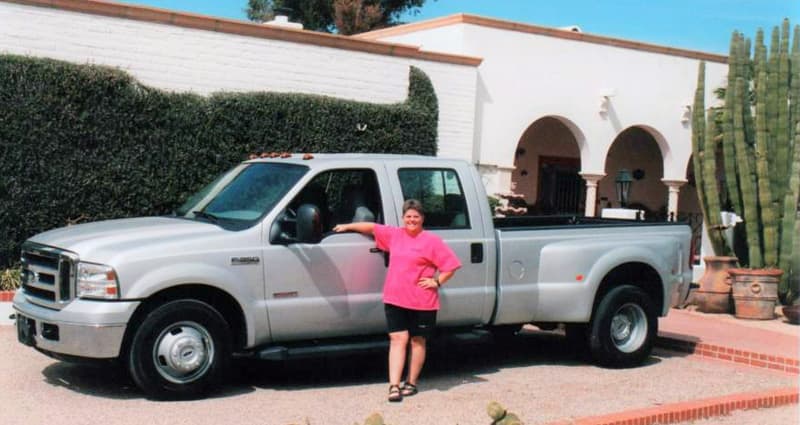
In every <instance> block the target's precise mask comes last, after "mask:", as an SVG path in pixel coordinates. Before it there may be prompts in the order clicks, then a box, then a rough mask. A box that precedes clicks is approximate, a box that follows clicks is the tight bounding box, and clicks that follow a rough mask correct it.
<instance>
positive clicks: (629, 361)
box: [588, 285, 658, 367]
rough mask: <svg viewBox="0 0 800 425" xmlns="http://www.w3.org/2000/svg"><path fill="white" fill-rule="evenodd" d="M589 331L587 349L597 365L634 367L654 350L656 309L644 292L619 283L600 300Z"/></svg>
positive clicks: (656, 332)
mask: <svg viewBox="0 0 800 425" xmlns="http://www.w3.org/2000/svg"><path fill="white" fill-rule="evenodd" d="M588 333H589V335H588V336H589V350H590V352H591V354H592V358H594V360H595V361H596V362H597V363H598V364H600V365H602V366H607V367H630V366H636V365H639V364H641V363H642V362H643V361H644V360H645V359H647V358H648V357H649V356H650V352H651V351H652V350H653V344H654V343H655V339H656V335H657V334H658V312H657V311H656V307H655V304H654V303H653V301H652V300H651V299H650V296H649V295H647V294H646V293H645V292H644V291H642V290H641V289H639V288H637V287H635V286H631V285H624V286H619V287H617V288H614V289H612V290H611V291H609V292H608V294H606V295H605V296H604V297H603V299H602V300H601V301H600V304H599V305H598V306H597V310H596V312H595V315H594V318H593V319H592V323H591V324H590V325H589V329H588Z"/></svg>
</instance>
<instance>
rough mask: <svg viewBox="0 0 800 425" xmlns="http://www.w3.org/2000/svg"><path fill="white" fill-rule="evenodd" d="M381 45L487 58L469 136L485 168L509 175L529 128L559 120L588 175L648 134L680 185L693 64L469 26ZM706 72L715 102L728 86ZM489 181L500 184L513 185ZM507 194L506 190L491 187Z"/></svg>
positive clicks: (714, 66)
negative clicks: (573, 136) (603, 110)
mask: <svg viewBox="0 0 800 425" xmlns="http://www.w3.org/2000/svg"><path fill="white" fill-rule="evenodd" d="M459 36H461V37H463V38H462V39H458V37H459ZM386 40H387V41H393V42H400V43H410V44H419V45H421V46H422V48H423V49H426V50H433V51H446V52H452V53H458V54H465V55H472V56H478V57H483V58H484V61H483V63H482V64H481V65H480V66H479V68H478V72H479V76H478V80H479V84H478V99H477V105H476V111H477V112H476V124H475V126H476V127H475V128H476V149H477V150H478V158H477V159H478V161H479V162H480V163H481V164H485V166H484V169H485V170H489V169H491V168H492V167H494V166H497V167H499V168H500V169H503V168H509V169H510V168H511V167H513V161H514V151H515V149H516V147H517V144H518V142H519V141H520V138H521V137H522V135H523V133H524V132H525V130H526V129H527V128H528V126H530V125H531V123H533V122H534V121H536V120H537V119H539V118H542V117H544V116H553V115H556V116H560V117H563V118H565V119H567V120H569V121H570V122H572V123H573V124H574V125H575V126H576V127H577V129H578V130H579V131H580V133H582V135H583V136H584V137H585V140H584V141H583V142H584V143H582V144H581V140H580V139H581V137H578V139H579V144H581V145H582V149H581V164H582V168H583V170H582V171H583V172H584V173H597V174H602V173H603V172H604V169H605V167H604V162H605V159H606V154H607V152H608V149H609V148H610V146H611V144H612V143H613V141H614V139H615V138H616V136H617V135H618V134H619V133H621V132H622V131H623V130H625V129H626V128H628V127H631V126H645V127H647V128H648V129H649V130H651V133H652V134H654V135H655V136H656V139H657V141H659V142H660V146H661V150H662V155H663V157H664V176H663V178H665V179H669V180H681V179H685V178H686V166H687V164H688V161H689V158H690V156H691V127H690V125H689V124H690V123H684V122H682V121H681V117H682V115H683V110H684V106H685V105H687V104H691V103H692V99H693V98H694V89H695V86H696V80H697V67H698V62H699V61H698V60H696V59H690V58H686V57H681V56H673V55H666V54H660V53H653V52H646V51H641V50H633V49H629V48H621V47H614V46H608V45H603V44H597V43H590V42H583V41H574V40H567V39H561V38H556V37H550V36H544V35H538V34H530V33H524V32H518V31H509V30H504V29H497V28H491V27H486V26H480V25H473V24H466V23H457V24H453V25H450V26H445V27H438V28H432V29H422V30H419V31H417V32H414V33H411V34H402V35H395V36H391V37H387V38H386ZM706 66H707V69H706V87H707V103H711V102H713V101H714V96H713V93H712V90H713V89H714V88H715V87H718V86H720V85H722V84H723V83H724V77H725V75H726V73H727V65H725V64H720V63H711V62H709V63H707V65H706ZM609 93H611V94H613V97H611V98H610V103H609V112H608V114H607V115H605V116H602V115H601V114H599V113H598V111H599V108H600V102H601V96H602V95H603V94H609ZM659 136H660V137H659ZM659 139H660V140H659ZM659 177H661V176H659ZM489 180H491V181H493V182H497V184H504V182H506V181H509V182H510V177H507V178H504V177H502V176H494V177H492V178H490V179H489ZM504 190H507V187H506V188H503V187H497V188H490V191H504Z"/></svg>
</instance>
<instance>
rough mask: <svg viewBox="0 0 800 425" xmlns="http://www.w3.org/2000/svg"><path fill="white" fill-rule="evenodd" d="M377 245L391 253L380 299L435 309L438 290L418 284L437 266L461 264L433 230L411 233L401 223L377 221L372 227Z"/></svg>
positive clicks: (448, 268) (445, 269)
mask: <svg viewBox="0 0 800 425" xmlns="http://www.w3.org/2000/svg"><path fill="white" fill-rule="evenodd" d="M373 234H374V235H375V243H376V245H377V246H378V248H379V249H381V250H383V251H387V252H389V253H390V255H391V256H390V257H389V270H388V271H387V272H386V282H385V283H384V286H383V302H384V303H386V304H392V305H396V306H398V307H403V308H409V309H413V310H438V309H439V291H438V290H436V289H426V288H423V287H421V286H419V285H418V284H417V282H419V280H420V279H421V278H423V277H433V276H434V274H435V272H436V270H437V269H438V270H439V271H440V272H451V271H454V270H456V269H457V268H459V267H461V261H459V259H458V257H457V256H456V254H455V253H454V252H453V250H452V249H450V247H449V246H447V245H446V244H445V243H444V241H442V239H441V238H440V237H439V236H437V235H436V234H433V233H430V232H426V231H424V230H423V231H422V232H420V233H419V234H417V235H416V236H411V235H410V234H408V232H406V230H405V229H404V228H402V227H393V226H384V225H382V224H376V225H375V229H374V231H373Z"/></svg>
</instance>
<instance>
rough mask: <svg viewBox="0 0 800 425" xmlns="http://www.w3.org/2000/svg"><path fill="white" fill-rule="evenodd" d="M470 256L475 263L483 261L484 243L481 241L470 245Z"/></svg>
mask: <svg viewBox="0 0 800 425" xmlns="http://www.w3.org/2000/svg"><path fill="white" fill-rule="evenodd" d="M469 258H470V261H472V263H473V264H478V263H482V262H483V244H482V243H480V242H476V243H473V244H471V245H470V246H469Z"/></svg>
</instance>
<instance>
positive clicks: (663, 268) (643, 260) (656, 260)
mask: <svg viewBox="0 0 800 425" xmlns="http://www.w3.org/2000/svg"><path fill="white" fill-rule="evenodd" d="M662 257H663V255H661V254H659V253H658V252H656V251H655V250H654V249H653V248H652V247H650V246H641V245H639V246H625V247H618V248H614V249H612V250H611V251H609V252H607V253H606V254H604V255H603V256H602V257H600V258H599V259H598V260H597V262H595V264H594V266H593V267H592V268H591V270H590V271H589V273H587V275H586V282H587V285H588V286H589V287H590V288H591V293H592V297H591V300H590V301H591V304H590V307H591V308H590V309H589V310H588V311H586V312H585V317H586V321H587V322H588V321H589V319H590V318H591V315H592V313H593V311H592V310H593V308H594V306H595V305H596V304H597V302H599V300H598V299H597V296H598V291H599V290H600V285H601V283H602V282H603V279H604V278H605V277H606V276H608V274H609V273H611V271H612V270H614V269H616V268H617V267H620V266H624V265H626V264H634V263H639V264H644V265H646V266H649V267H650V268H652V269H653V270H655V271H656V273H657V274H658V277H659V279H660V282H654V283H655V284H657V285H659V286H660V288H658V289H659V290H660V292H661V296H662V300H668V299H669V294H668V292H669V291H668V286H669V285H668V284H667V283H668V282H670V281H671V276H670V266H669V264H668V263H667V262H666V261H664V259H663V258H662ZM626 283H630V282H614V283H612V284H613V285H620V284H626ZM653 301H654V302H656V300H653Z"/></svg>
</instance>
